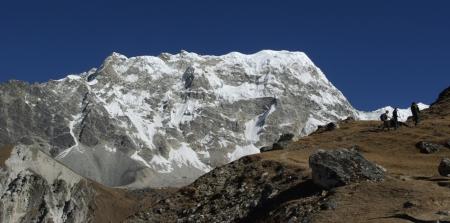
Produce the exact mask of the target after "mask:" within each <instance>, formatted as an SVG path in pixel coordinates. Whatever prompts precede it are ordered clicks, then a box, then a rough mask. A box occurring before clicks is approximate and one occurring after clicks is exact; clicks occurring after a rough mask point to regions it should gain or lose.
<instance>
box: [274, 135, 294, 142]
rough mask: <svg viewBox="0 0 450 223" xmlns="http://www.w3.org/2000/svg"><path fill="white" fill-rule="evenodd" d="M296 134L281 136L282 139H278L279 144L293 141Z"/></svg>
mask: <svg viewBox="0 0 450 223" xmlns="http://www.w3.org/2000/svg"><path fill="white" fill-rule="evenodd" d="M294 136H295V135H294V134H292V133H284V134H282V135H281V136H280V138H279V139H278V142H286V141H292V139H293V138H294Z"/></svg>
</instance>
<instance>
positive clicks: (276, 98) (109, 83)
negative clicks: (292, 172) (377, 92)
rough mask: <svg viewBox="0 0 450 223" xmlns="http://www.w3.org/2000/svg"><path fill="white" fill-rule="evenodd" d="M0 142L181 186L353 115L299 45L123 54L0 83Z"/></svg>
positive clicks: (96, 169) (103, 175)
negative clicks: (30, 80) (70, 71)
mask: <svg viewBox="0 0 450 223" xmlns="http://www.w3.org/2000/svg"><path fill="white" fill-rule="evenodd" d="M0 114H1V115H0V126H1V128H0V145H5V144H16V143H18V142H20V143H22V144H25V145H28V146H31V145H32V146H37V147H39V149H40V150H41V151H44V152H45V153H47V154H49V155H50V156H52V157H54V158H55V159H57V160H58V161H60V162H62V163H63V164H65V165H66V166H68V167H69V168H71V169H73V170H74V171H75V172H77V173H78V174H80V175H82V176H85V177H88V178H90V179H93V180H95V181H97V182H100V183H102V184H105V185H109V186H126V187H135V188H136V187H137V188H138V187H147V186H151V187H164V186H176V185H186V184H188V183H190V182H192V181H193V180H194V179H196V178H197V177H198V176H200V175H202V174H204V173H206V172H208V171H210V170H211V169H213V168H214V167H217V166H221V165H223V164H226V163H228V162H230V161H233V160H236V159H238V158H240V157H242V156H244V155H247V154H253V153H257V152H259V150H258V149H257V148H258V147H260V146H263V145H267V144H271V143H272V142H273V141H275V140H276V139H277V138H278V137H279V135H280V134H282V133H286V132H291V133H294V134H295V135H296V136H303V135H306V134H308V133H310V132H311V131H314V130H315V128H316V126H317V125H321V124H326V123H328V122H330V121H336V120H339V119H342V118H345V117H348V116H356V115H357V112H356V111H355V110H354V109H353V107H352V106H351V105H350V104H349V103H348V101H347V100H346V98H345V97H344V96H343V95H342V93H341V92H340V91H339V90H338V89H336V88H335V87H334V86H333V85H332V84H331V83H330V82H329V81H328V80H327V79H326V77H325V76H324V74H323V73H322V72H321V71H320V69H319V68H317V67H316V66H315V65H314V64H313V63H312V62H311V60H310V59H309V58H308V57H307V56H306V55H305V54H304V53H300V52H287V51H269V50H265V51H261V52H258V53H255V54H252V55H244V54H240V53H230V54H227V55H223V56H200V55H197V54H194V53H188V52H181V53H180V54H176V55H171V54H167V53H165V54H161V55H160V56H159V57H152V56H141V57H132V58H127V57H125V56H123V55H120V54H117V53H114V54H113V55H111V56H110V57H108V58H107V59H106V60H105V62H104V63H103V65H102V66H101V68H100V69H98V70H97V69H92V70H91V71H89V72H86V73H83V74H81V75H69V76H68V77H66V78H64V79H62V80H58V81H50V82H47V83H42V84H32V85H29V84H27V83H23V82H19V81H10V82H9V83H5V84H2V85H0Z"/></svg>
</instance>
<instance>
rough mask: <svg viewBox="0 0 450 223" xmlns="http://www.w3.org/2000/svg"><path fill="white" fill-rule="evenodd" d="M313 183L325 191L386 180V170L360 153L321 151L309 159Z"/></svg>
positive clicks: (344, 150)
mask: <svg viewBox="0 0 450 223" xmlns="http://www.w3.org/2000/svg"><path fill="white" fill-rule="evenodd" d="M309 166H310V168H311V169H312V177H313V182H314V183H315V184H316V185H318V186H320V187H322V188H325V189H331V188H334V187H339V186H344V185H348V184H350V183H354V182H359V181H364V180H370V181H381V180H383V179H384V175H385V170H384V169H383V168H382V167H380V166H378V165H376V164H374V163H371V162H369V161H368V160H366V159H365V158H364V157H363V156H362V155H361V154H360V153H359V152H358V151H355V150H347V149H339V150H333V151H324V150H319V151H317V152H315V153H314V154H312V155H311V156H310V157H309Z"/></svg>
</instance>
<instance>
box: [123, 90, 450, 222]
mask: <svg viewBox="0 0 450 223" xmlns="http://www.w3.org/2000/svg"><path fill="white" fill-rule="evenodd" d="M422 117H423V119H422V122H421V123H420V124H419V125H418V126H417V127H414V124H413V123H412V122H411V121H407V122H406V123H405V124H406V125H405V126H402V127H401V128H400V129H398V130H395V131H394V130H391V131H387V130H386V131H382V130H381V129H380V128H379V125H380V123H379V122H376V121H353V120H347V121H342V122H340V123H338V125H337V126H338V128H331V129H330V130H329V131H323V130H321V131H320V132H318V133H316V134H312V135H311V136H308V137H305V138H302V139H300V140H299V141H296V142H293V143H291V144H289V145H288V146H287V148H285V149H281V150H276V151H270V152H265V153H261V154H258V155H254V156H249V157H245V158H243V159H240V160H238V161H236V162H233V163H231V164H229V165H225V166H223V167H220V168H217V169H215V170H214V171H212V172H210V173H208V174H206V175H204V176H202V177H201V178H199V179H198V180H197V181H196V182H194V183H193V184H191V185H189V186H188V187H184V188H182V189H180V190H178V191H177V192H175V193H174V194H173V195H171V196H169V197H168V198H166V199H163V200H160V201H159V202H156V203H155V204H154V205H152V206H151V207H146V208H144V209H142V210H141V211H139V212H137V213H136V214H134V215H132V216H130V217H129V218H128V219H127V222H436V221H438V220H439V221H440V222H449V221H450V193H449V192H450V178H448V177H446V176H440V175H439V171H438V169H441V168H438V166H439V165H440V161H441V160H442V159H443V158H446V157H450V147H449V145H448V141H449V140H450V89H447V90H446V91H445V92H443V93H442V94H441V95H440V97H439V99H438V101H437V102H436V103H435V104H433V106H432V107H431V108H430V109H428V110H426V111H424V112H423V113H422ZM420 142H426V143H428V144H431V145H432V146H435V147H437V148H438V151H434V152H433V153H423V152H421V149H420V148H419V147H420V146H419V144H420ZM339 148H350V149H352V150H351V151H354V152H356V153H359V154H361V155H362V156H363V158H367V160H368V161H369V163H371V164H373V165H374V166H373V167H371V168H374V169H373V171H374V172H371V174H379V173H380V172H377V171H379V169H377V167H380V166H382V168H381V167H380V169H384V171H385V173H384V176H382V177H380V176H381V175H373V178H371V179H369V178H367V179H364V177H363V178H361V179H357V180H355V181H351V180H349V181H348V182H346V183H344V184H342V185H338V186H337V187H331V188H329V189H321V187H319V186H318V182H316V181H313V180H312V176H311V169H310V156H311V155H312V154H313V153H316V152H317V150H318V149H321V150H324V151H323V152H326V151H336V150H337V149H339ZM331 154H332V153H331ZM358 159H359V158H358ZM358 159H354V158H352V159H351V160H358ZM322 161H323V162H326V163H332V162H328V161H326V160H325V159H324V160H322ZM351 162H356V161H351ZM319 163H320V162H319ZM444 163H445V162H444ZM333 165H334V164H333ZM336 165H337V166H339V168H343V169H344V170H346V171H347V172H348V171H353V170H352V168H360V169H359V172H358V171H356V172H355V173H356V174H360V175H359V176H361V173H363V174H362V175H363V176H367V175H364V174H365V173H364V171H368V169H369V171H370V168H368V167H367V166H365V164H361V163H356V164H354V165H339V164H336ZM349 166H350V167H349ZM352 166H353V167H352ZM328 167H329V166H328ZM328 167H327V168H328ZM331 169H332V168H331ZM331 169H330V168H328V169H327V170H329V171H331ZM344 172H345V171H344ZM344 175H345V173H344ZM347 175H348V176H350V175H351V174H347ZM330 176H331V178H338V176H339V172H337V173H336V172H333V174H331V175H330ZM350 178H351V177H350Z"/></svg>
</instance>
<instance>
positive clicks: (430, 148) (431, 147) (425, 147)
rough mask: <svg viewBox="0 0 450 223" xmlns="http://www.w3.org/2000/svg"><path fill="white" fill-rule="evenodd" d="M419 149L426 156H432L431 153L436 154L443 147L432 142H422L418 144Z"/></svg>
mask: <svg viewBox="0 0 450 223" xmlns="http://www.w3.org/2000/svg"><path fill="white" fill-rule="evenodd" d="M416 146H417V148H419V149H420V152H421V153H425V154H431V153H436V152H439V150H440V149H441V147H442V146H441V145H438V144H434V143H431V142H425V141H420V142H419V143H417V145H416Z"/></svg>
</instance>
